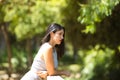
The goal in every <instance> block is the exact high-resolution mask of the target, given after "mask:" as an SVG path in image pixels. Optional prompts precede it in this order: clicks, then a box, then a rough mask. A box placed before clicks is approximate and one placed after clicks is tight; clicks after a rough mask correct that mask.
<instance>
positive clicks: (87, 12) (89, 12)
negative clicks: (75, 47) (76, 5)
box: [78, 0, 120, 33]
mask: <svg viewBox="0 0 120 80" xmlns="http://www.w3.org/2000/svg"><path fill="white" fill-rule="evenodd" d="M119 2H120V0H114V1H113V0H86V4H81V3H80V15H79V17H78V20H79V22H81V23H82V24H85V25H86V30H84V32H86V33H88V32H91V33H94V32H95V31H96V22H101V21H102V20H103V19H104V18H105V17H106V16H109V15H111V14H112V10H113V9H114V7H115V6H116V5H117V4H118V3H119Z"/></svg>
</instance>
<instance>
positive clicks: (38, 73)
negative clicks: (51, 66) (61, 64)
mask: <svg viewBox="0 0 120 80" xmlns="http://www.w3.org/2000/svg"><path fill="white" fill-rule="evenodd" d="M37 75H38V76H39V77H41V78H43V79H44V78H47V76H48V73H47V71H38V72H37Z"/></svg>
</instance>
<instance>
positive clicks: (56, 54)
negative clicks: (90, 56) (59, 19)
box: [21, 23, 70, 80]
mask: <svg viewBox="0 0 120 80" xmlns="http://www.w3.org/2000/svg"><path fill="white" fill-rule="evenodd" d="M64 33H65V29H64V27H62V26H61V25H59V24H56V23H53V24H51V25H50V26H49V27H48V29H47V32H46V35H45V36H44V38H43V39H42V45H41V47H40V49H39V51H38V53H37V55H36V56H35V58H34V61H33V64H32V67H31V69H30V71H29V72H27V73H26V74H25V75H24V76H23V77H22V79H21V80H43V79H46V78H47V80H48V79H51V80H56V79H58V80H59V79H60V78H61V77H60V75H66V76H69V75H70V73H69V72H68V71H65V70H61V71H60V70H57V67H58V60H59V59H60V58H61V57H62V55H63V54H64ZM55 77H56V78H55ZM52 78H55V79H52ZM61 79H62V78H61Z"/></svg>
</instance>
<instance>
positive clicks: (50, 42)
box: [48, 40, 55, 48]
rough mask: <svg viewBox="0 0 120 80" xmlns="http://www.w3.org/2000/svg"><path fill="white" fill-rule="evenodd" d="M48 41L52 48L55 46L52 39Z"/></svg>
mask: <svg viewBox="0 0 120 80" xmlns="http://www.w3.org/2000/svg"><path fill="white" fill-rule="evenodd" d="M48 43H49V44H50V45H51V46H52V47H53V48H54V47H55V43H54V42H53V41H52V40H50V41H49V42H48Z"/></svg>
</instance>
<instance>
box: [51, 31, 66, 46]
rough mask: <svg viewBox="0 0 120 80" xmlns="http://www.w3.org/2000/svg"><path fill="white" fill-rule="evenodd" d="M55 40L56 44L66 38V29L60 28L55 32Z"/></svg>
mask: <svg viewBox="0 0 120 80" xmlns="http://www.w3.org/2000/svg"><path fill="white" fill-rule="evenodd" d="M53 34H54V35H53V40H54V42H55V44H61V42H62V40H63V39H64V37H63V35H64V30H63V29H62V30H59V31H57V32H55V33H53Z"/></svg>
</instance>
